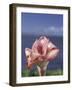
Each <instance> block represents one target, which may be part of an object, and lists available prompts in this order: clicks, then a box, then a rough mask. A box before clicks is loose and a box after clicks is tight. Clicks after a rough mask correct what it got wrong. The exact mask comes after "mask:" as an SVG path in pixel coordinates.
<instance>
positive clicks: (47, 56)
mask: <svg viewBox="0 0 72 90" xmlns="http://www.w3.org/2000/svg"><path fill="white" fill-rule="evenodd" d="M58 53H59V49H58V48H57V47H56V46H55V45H54V44H53V43H52V42H51V41H50V40H49V39H48V38H46V37H45V36H41V37H40V38H39V39H38V40H36V41H35V42H34V44H33V46H32V49H30V48H25V54H26V58H27V63H28V67H29V68H31V67H32V65H34V64H36V65H37V69H38V72H39V76H44V75H45V74H46V69H47V65H48V63H49V62H50V61H51V60H54V58H55V57H56V56H57V55H58Z"/></svg>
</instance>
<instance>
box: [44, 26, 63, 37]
mask: <svg viewBox="0 0 72 90" xmlns="http://www.w3.org/2000/svg"><path fill="white" fill-rule="evenodd" d="M43 32H44V33H45V34H47V35H49V36H51V35H52V36H62V34H63V28H62V27H55V26H51V27H47V28H44V29H43Z"/></svg>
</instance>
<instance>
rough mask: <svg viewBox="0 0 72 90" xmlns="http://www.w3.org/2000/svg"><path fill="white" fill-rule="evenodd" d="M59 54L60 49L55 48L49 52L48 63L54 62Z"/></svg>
mask: <svg viewBox="0 0 72 90" xmlns="http://www.w3.org/2000/svg"><path fill="white" fill-rule="evenodd" d="M58 53H59V49H57V48H55V49H52V50H51V51H49V52H48V54H47V56H46V58H47V60H48V61H50V60H54V58H56V56H57V55H58Z"/></svg>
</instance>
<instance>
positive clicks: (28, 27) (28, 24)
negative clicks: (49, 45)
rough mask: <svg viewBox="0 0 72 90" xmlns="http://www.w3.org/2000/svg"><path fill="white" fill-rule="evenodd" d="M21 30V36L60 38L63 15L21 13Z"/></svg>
mask: <svg viewBox="0 0 72 90" xmlns="http://www.w3.org/2000/svg"><path fill="white" fill-rule="evenodd" d="M21 28H22V33H23V34H30V35H48V36H62V35H63V15H61V14H39V13H38V14H37V13H21Z"/></svg>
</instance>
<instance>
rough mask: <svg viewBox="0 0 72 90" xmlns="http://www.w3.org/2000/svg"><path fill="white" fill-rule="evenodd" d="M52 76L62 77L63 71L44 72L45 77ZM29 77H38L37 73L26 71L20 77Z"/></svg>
mask: <svg viewBox="0 0 72 90" xmlns="http://www.w3.org/2000/svg"><path fill="white" fill-rule="evenodd" d="M53 75H63V71H62V70H61V69H57V70H47V71H46V76H53ZM30 76H38V72H37V71H30V70H28V69H25V70H24V71H23V72H22V77H30Z"/></svg>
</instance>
